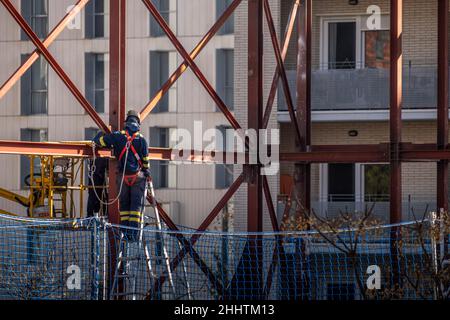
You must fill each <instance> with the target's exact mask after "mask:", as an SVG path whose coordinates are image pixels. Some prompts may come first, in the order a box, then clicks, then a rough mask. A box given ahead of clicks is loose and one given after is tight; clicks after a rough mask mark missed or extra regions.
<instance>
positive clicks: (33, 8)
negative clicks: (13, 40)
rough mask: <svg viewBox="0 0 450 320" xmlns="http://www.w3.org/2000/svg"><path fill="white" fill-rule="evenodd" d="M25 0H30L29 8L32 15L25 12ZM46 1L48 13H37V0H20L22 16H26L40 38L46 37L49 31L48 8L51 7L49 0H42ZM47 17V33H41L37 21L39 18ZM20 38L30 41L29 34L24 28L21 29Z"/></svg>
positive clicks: (26, 19) (25, 18)
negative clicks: (37, 27)
mask: <svg viewBox="0 0 450 320" xmlns="http://www.w3.org/2000/svg"><path fill="white" fill-rule="evenodd" d="M24 1H28V3H27V5H29V6H30V7H29V9H30V15H29V16H28V15H27V14H25V12H24V8H25V5H24ZM42 1H44V3H45V8H46V11H47V12H46V14H36V13H35V12H36V0H21V2H20V11H21V12H20V13H21V15H22V17H23V18H24V20H25V21H26V22H27V23H28V24H29V26H30V27H31V29H33V31H34V32H35V33H36V35H37V36H38V37H39V38H40V39H44V38H45V37H47V35H48V32H49V23H48V22H49V13H48V8H49V4H48V2H49V1H48V0H42ZM44 19H45V23H46V28H45V34H44V35H41V34H40V33H39V32H38V31H37V29H36V21H37V20H38V21H39V20H44ZM20 40H23V41H28V40H29V38H28V35H27V34H26V33H25V31H23V30H22V29H20Z"/></svg>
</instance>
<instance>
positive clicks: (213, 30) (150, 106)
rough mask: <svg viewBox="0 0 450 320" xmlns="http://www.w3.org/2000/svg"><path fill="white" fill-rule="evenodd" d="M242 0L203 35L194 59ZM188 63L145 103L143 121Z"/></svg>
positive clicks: (236, 0) (226, 11) (193, 52)
mask: <svg viewBox="0 0 450 320" xmlns="http://www.w3.org/2000/svg"><path fill="white" fill-rule="evenodd" d="M241 2H242V0H234V1H233V2H232V3H231V4H230V5H229V6H228V8H227V9H226V10H225V11H224V12H223V14H222V15H221V16H220V18H219V19H218V20H217V21H216V22H215V23H214V25H213V26H212V27H211V29H210V30H209V31H208V32H207V33H206V34H205V35H204V36H203V38H202V39H201V40H200V42H199V43H198V44H197V45H196V46H195V48H194V49H193V50H192V51H191V53H190V55H189V56H190V57H191V59H192V60H194V59H195V58H197V56H198V55H199V54H200V52H201V51H202V50H203V48H204V47H206V45H207V44H208V42H209V41H210V40H211V39H212V38H213V37H214V36H215V35H216V33H217V32H218V31H219V30H220V28H221V27H222V26H223V24H224V23H225V22H226V21H227V19H228V18H229V17H230V16H231V15H232V14H233V12H234V11H235V9H236V8H237V7H238V6H239V4H240V3H241ZM188 66H189V65H188V63H187V62H186V61H184V62H183V63H182V64H181V65H180V66H179V67H178V68H177V69H176V70H175V71H174V73H172V75H171V76H170V77H169V79H168V80H167V81H166V82H165V83H164V84H163V85H162V87H161V89H160V90H159V91H158V92H156V94H155V95H154V96H153V97H152V99H151V100H150V101H149V102H148V103H147V104H146V105H145V107H144V108H143V109H142V110H141V112H140V118H141V121H143V120H144V119H145V118H146V117H147V116H148V115H149V114H150V112H152V110H153V109H154V108H155V107H156V105H157V104H158V102H159V101H160V100H161V99H162V98H163V96H164V95H165V94H167V92H168V91H169V89H170V88H171V87H172V86H173V84H174V83H175V82H176V81H177V80H178V78H179V77H181V75H182V74H183V73H184V72H185V71H186V70H187V68H188Z"/></svg>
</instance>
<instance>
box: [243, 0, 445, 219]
mask: <svg viewBox="0 0 450 320" xmlns="http://www.w3.org/2000/svg"><path fill="white" fill-rule="evenodd" d="M294 2H295V1H284V0H283V1H272V2H271V7H272V10H273V11H274V16H275V15H278V16H277V17H276V18H275V24H276V26H277V29H278V30H277V31H278V36H279V38H280V35H281V38H283V34H284V31H285V29H286V24H287V21H288V18H289V14H290V11H291V9H292V6H293V4H294ZM437 7H438V5H437V1H436V0H433V1H420V0H404V1H403V35H402V41H403V45H402V46H403V105H402V108H403V110H402V121H403V129H402V141H403V142H414V143H436V132H437V127H436V105H437V43H438V42H437V18H438V15H437ZM389 10H390V6H389V1H387V0H379V1H369V0H359V1H348V0H315V1H313V4H312V15H313V16H312V35H311V36H312V89H311V99H312V144H313V145H334V144H339V145H348V144H378V143H388V142H389V122H388V120H389V61H390V60H389V59H390V55H389V51H390V47H389V38H390V33H389V30H390V26H389V22H390V21H389ZM246 14H247V11H246V9H245V8H243V9H242V10H241V11H239V13H238V16H237V17H236V24H237V25H236V32H235V37H236V49H235V59H236V75H237V76H236V113H237V116H238V117H239V116H240V115H242V116H243V117H245V115H244V114H245V113H246V110H247V109H246V101H247V100H246V99H247V97H246V92H245V90H240V89H239V88H241V87H244V86H245V84H244V82H245V77H243V76H244V74H243V72H242V73H241V74H240V75H238V74H239V70H246V66H247V61H246V51H245V50H246V49H244V48H243V47H241V46H240V45H239V44H240V42H239V41H240V39H241V38H242V37H245V33H246V32H247V25H246V20H245V19H246ZM374 14H376V15H377V17H376V19H377V20H376V23H377V24H376V26H375V25H374V23H375V22H374V21H375V20H374V19H373V17H374ZM296 37H297V35H296V30H295V31H294V35H293V36H292V40H291V45H290V47H289V51H288V54H287V57H286V62H285V65H286V69H287V75H288V79H289V82H290V87H291V94H292V98H293V101H294V103H295V101H296V67H297V38H296ZM280 42H281V41H280ZM268 43H269V44H268ZM264 50H265V57H264V59H265V60H264V61H265V63H264V79H265V88H264V89H265V94H266V96H265V100H264V101H267V93H268V88H267V86H268V85H270V83H271V79H272V78H271V77H272V76H273V73H274V71H273V70H274V64H275V60H274V58H273V56H272V57H266V53H268V54H269V55H271V54H272V52H273V49H272V47H271V46H270V36H269V33H268V32H267V31H266V32H265V34H264ZM266 59H268V60H269V61H270V62H269V63H266ZM242 79H244V80H242ZM266 79H269V80H268V83H266ZM275 104H276V105H277V108H275V107H274V109H273V112H272V116H273V117H275V118H276V120H275V121H274V122H272V125H273V126H274V127H278V128H279V129H280V142H281V144H280V152H290V151H291V152H294V151H295V138H294V137H295V131H294V127H293V125H292V123H291V121H290V117H289V113H288V111H287V106H286V102H285V98H284V96H283V92H282V89H281V84H280V87H279V90H278V99H277V100H276V101H275ZM293 173H294V165H293V164H292V165H290V164H282V165H281V171H280V174H279V176H278V178H277V179H278V181H273V182H272V184H271V187H272V189H274V188H275V189H276V192H277V195H278V199H279V200H280V201H279V212H278V214H279V215H280V216H281V215H282V212H283V208H284V204H283V202H284V200H285V199H286V197H287V196H289V194H290V190H291V189H290V188H291V186H292V175H293ZM402 185H403V188H402V199H403V200H402V207H403V209H402V210H403V212H402V217H403V220H409V219H413V218H414V215H416V216H419V217H421V216H422V214H423V213H424V212H425V210H426V209H427V208H428V211H431V210H436V208H435V206H436V164H435V163H431V162H415V163H404V164H403V166H402ZM272 191H273V190H272ZM244 198H245V192H241V193H239V194H238V195H237V203H236V205H235V206H236V212H237V213H236V215H237V216H239V217H240V218H236V219H240V220H241V221H242V222H244V221H246V213H245V201H244ZM311 203H312V208H313V209H314V210H315V211H316V212H317V213H320V214H322V215H325V216H329V217H333V216H336V215H337V214H338V213H339V210H342V211H350V212H351V211H354V210H356V211H359V210H364V208H365V207H366V205H367V206H369V207H370V206H371V205H372V204H374V203H375V209H374V212H375V216H376V217H377V218H379V219H380V220H383V221H389V166H388V165H387V164H384V163H380V164H366V163H357V164H313V165H312V168H311ZM264 214H265V216H268V215H267V210H266V212H265V213H264Z"/></svg>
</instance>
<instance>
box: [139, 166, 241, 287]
mask: <svg viewBox="0 0 450 320" xmlns="http://www.w3.org/2000/svg"><path fill="white" fill-rule="evenodd" d="M243 182H244V176H243V174H240V175H239V177H238V178H237V179H236V180H235V181H234V182H233V184H232V185H231V186H230V187H229V188H228V190H227V192H226V193H225V194H224V195H223V196H222V198H221V199H220V200H219V202H218V203H217V205H216V206H215V207H214V209H213V210H212V211H211V212H210V214H209V215H208V216H207V217H206V218H205V220H204V221H203V222H202V224H201V225H200V226H199V227H198V228H197V232H198V233H195V234H194V235H192V236H191V238H190V239H189V241H188V243H186V242H185V241H184V240H183V243H182V244H183V246H184V247H185V250H180V251H179V252H178V254H177V255H176V256H175V257H174V258H173V259H172V261H171V262H170V268H171V270H175V268H176V267H177V266H178V265H179V264H180V262H181V261H182V260H183V259H184V257H185V255H186V253H187V252H188V253H190V252H191V251H192V250H193V249H192V247H193V246H194V245H195V243H196V242H197V240H198V239H199V238H200V237H201V236H202V235H203V234H202V233H201V232H203V231H205V230H206V229H207V228H208V226H209V225H210V224H211V222H213V221H214V219H215V218H216V217H217V215H218V214H219V212H220V211H221V210H222V209H223V208H224V206H225V205H226V203H227V202H228V201H229V200H230V199H231V197H232V196H233V195H234V194H235V193H236V191H237V190H238V189H239V187H240V186H241V184H242V183H243ZM148 199H149V201H151V199H150V198H148ZM157 205H158V209H159V210H160V212H161V213H162V214H161V218H162V219H163V220H164V222H166V224H167V226H168V228H169V229H171V230H174V231H178V228H177V226H176V225H175V223H173V221H172V220H171V219H170V217H169V216H168V215H167V214H165V212H164V210H163V209H162V207H161V206H160V205H159V203H157ZM183 238H184V237H183ZM186 241H187V240H186ZM186 248H190V249H189V250H186ZM204 272H205V271H204ZM209 273H210V272H209ZM207 275H208V273H207ZM166 278H167V277H166V275H162V276H161V277H159V278H158V280H156V282H155V283H154V285H153V287H154V288H155V287H159V286H161V285H162V284H163V283H164V281H165V280H166ZM210 280H211V282H212V283H213V284H214V283H215V281H214V279H210Z"/></svg>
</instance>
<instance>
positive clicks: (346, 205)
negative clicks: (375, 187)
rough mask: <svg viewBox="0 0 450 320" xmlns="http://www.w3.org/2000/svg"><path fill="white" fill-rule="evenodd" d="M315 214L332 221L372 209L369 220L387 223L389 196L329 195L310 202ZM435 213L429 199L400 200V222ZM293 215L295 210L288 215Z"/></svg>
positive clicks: (281, 209)
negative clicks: (347, 214)
mask: <svg viewBox="0 0 450 320" xmlns="http://www.w3.org/2000/svg"><path fill="white" fill-rule="evenodd" d="M311 206H312V210H314V212H315V214H317V215H319V216H321V217H324V218H328V219H333V218H337V217H339V216H340V215H341V214H342V213H352V212H365V210H366V208H367V209H370V208H372V213H371V218H374V219H376V220H377V221H380V222H382V223H389V211H390V207H389V195H367V194H366V195H365V196H363V197H361V195H337V194H332V195H331V194H329V195H328V197H325V198H316V199H312V201H311ZM284 209H285V202H284V201H279V202H278V217H279V218H280V219H281V217H282V216H283V214H284ZM431 211H436V200H434V199H431V198H430V197H422V196H412V195H408V196H405V197H404V198H403V199H402V221H414V220H420V219H422V218H423V216H424V214H427V213H429V212H431ZM294 213H295V208H292V209H291V212H290V214H291V215H293V214H294Z"/></svg>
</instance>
